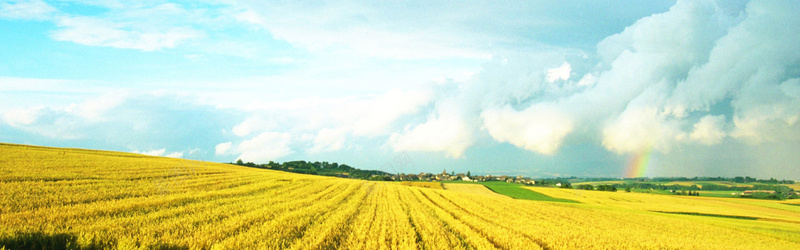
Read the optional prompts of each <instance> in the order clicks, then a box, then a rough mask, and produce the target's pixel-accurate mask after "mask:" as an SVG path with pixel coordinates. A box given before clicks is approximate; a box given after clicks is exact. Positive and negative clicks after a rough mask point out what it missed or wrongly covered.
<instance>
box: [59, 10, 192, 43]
mask: <svg viewBox="0 0 800 250" xmlns="http://www.w3.org/2000/svg"><path fill="white" fill-rule="evenodd" d="M58 26H59V27H60V29H59V30H56V31H54V32H53V33H52V34H51V36H52V38H53V39H55V40H58V41H69V42H74V43H78V44H83V45H88V46H102V47H114V48H122V49H138V50H143V51H155V50H160V49H164V48H174V47H175V46H177V45H178V44H179V43H181V42H184V41H186V40H190V39H195V38H200V37H204V36H205V34H204V32H202V31H198V30H195V29H192V28H188V27H167V28H161V27H157V28H160V29H154V28H155V27H154V28H143V27H133V26H131V24H130V23H118V22H114V21H110V20H105V19H99V18H94V17H84V16H78V17H64V18H61V19H59V20H58Z"/></svg>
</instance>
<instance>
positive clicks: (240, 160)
mask: <svg viewBox="0 0 800 250" xmlns="http://www.w3.org/2000/svg"><path fill="white" fill-rule="evenodd" d="M236 165H240V166H241V165H244V162H243V161H242V159H238V160H236Z"/></svg>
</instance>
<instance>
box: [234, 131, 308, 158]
mask: <svg viewBox="0 0 800 250" xmlns="http://www.w3.org/2000/svg"><path fill="white" fill-rule="evenodd" d="M291 142H292V136H291V135H290V134H289V133H278V132H264V133H261V134H259V135H257V136H255V137H253V138H251V139H249V140H246V141H244V142H242V143H241V144H239V146H237V147H236V152H238V153H240V155H239V159H241V160H243V161H249V162H267V161H271V160H276V159H278V158H280V157H283V156H287V155H289V154H291V153H293V152H294V151H293V150H292V148H291V147H290V144H291Z"/></svg>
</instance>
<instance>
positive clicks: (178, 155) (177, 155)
mask: <svg viewBox="0 0 800 250" xmlns="http://www.w3.org/2000/svg"><path fill="white" fill-rule="evenodd" d="M165 157H169V158H183V152H173V153H169V154H167V155H165Z"/></svg>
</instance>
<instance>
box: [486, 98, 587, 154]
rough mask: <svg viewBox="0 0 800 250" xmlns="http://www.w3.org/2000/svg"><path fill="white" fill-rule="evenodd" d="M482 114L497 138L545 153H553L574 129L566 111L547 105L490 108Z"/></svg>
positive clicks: (491, 133)
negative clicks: (518, 109)
mask: <svg viewBox="0 0 800 250" xmlns="http://www.w3.org/2000/svg"><path fill="white" fill-rule="evenodd" d="M481 117H482V118H483V123H484V126H485V128H486V130H488V131H489V134H490V135H491V136H492V137H493V138H494V139H495V140H497V141H500V142H509V143H511V144H513V145H514V146H517V147H521V148H524V149H527V150H530V151H534V152H538V153H540V154H545V155H552V154H554V153H555V152H556V150H558V148H559V147H561V144H562V142H563V140H564V137H565V136H566V135H567V134H569V133H570V132H572V129H573V124H572V121H571V120H570V119H569V118H568V117H567V116H566V115H565V114H563V113H562V112H560V111H559V110H557V109H555V108H554V107H551V106H544V105H534V106H531V107H529V108H527V109H525V110H523V111H515V110H513V109H512V108H511V107H509V106H506V107H504V108H502V109H489V110H485V111H484V112H483V113H482V114H481Z"/></svg>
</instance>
